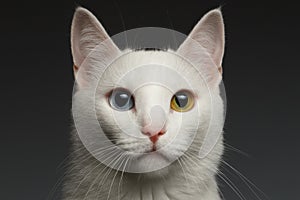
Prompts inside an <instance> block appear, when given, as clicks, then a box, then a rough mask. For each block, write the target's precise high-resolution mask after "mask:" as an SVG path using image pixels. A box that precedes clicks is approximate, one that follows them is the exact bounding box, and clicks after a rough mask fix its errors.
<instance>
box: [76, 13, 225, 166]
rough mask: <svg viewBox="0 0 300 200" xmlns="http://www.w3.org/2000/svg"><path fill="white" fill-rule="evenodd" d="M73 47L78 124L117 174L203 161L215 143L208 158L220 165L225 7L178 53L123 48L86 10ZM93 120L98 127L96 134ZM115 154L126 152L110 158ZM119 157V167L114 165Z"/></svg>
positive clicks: (201, 24) (204, 21) (202, 22)
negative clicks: (124, 170)
mask: <svg viewBox="0 0 300 200" xmlns="http://www.w3.org/2000/svg"><path fill="white" fill-rule="evenodd" d="M71 46H72V54H73V61H74V68H73V69H74V74H75V79H76V88H75V90H74V92H75V93H74V97H73V99H74V102H75V103H74V102H73V103H74V105H75V106H74V105H73V108H74V109H73V114H74V110H75V114H74V121H75V125H76V128H77V132H78V133H79V136H80V138H81V139H82V141H83V143H84V144H85V146H86V148H87V149H88V150H89V151H90V152H91V153H92V154H93V155H94V156H95V157H96V158H98V159H99V160H100V161H101V162H104V163H105V164H107V165H109V166H110V167H113V168H117V169H120V168H121V167H122V166H121V165H122V164H120V163H123V164H124V163H125V162H126V161H128V160H129V161H130V162H128V163H131V164H128V165H127V166H125V164H124V168H125V167H126V168H127V171H129V172H149V171H153V170H158V169H161V168H164V167H166V166H169V165H170V164H172V163H174V162H176V161H177V160H178V159H179V158H180V157H184V156H187V155H194V156H196V155H198V153H199V151H200V150H201V147H203V146H204V144H205V141H206V140H207V141H212V140H213V141H214V142H211V143H210V146H209V147H207V148H206V154H205V156H206V157H205V158H203V160H204V162H208V160H210V162H211V164H212V165H215V164H216V163H217V161H218V159H219V157H220V155H221V154H222V141H221V140H222V139H221V138H222V137H219V136H220V135H221V132H222V126H223V121H224V108H223V107H224V105H223V101H222V98H221V97H220V91H219V84H220V83H221V79H222V67H221V65H222V58H223V54H224V25H223V19H222V15H221V12H220V10H219V9H215V10H212V11H210V12H209V13H207V14H206V15H205V16H204V17H203V18H202V19H201V20H200V21H199V23H198V24H197V25H196V26H195V27H194V29H193V30H192V32H191V33H190V34H189V35H188V37H187V38H186V39H185V40H184V42H183V43H182V44H181V45H180V46H179V48H178V49H176V50H171V49H164V50H143V49H141V50H137V49H125V50H120V49H119V48H118V47H117V45H116V44H115V43H114V42H113V40H112V39H111V38H110V36H109V35H108V34H107V33H106V31H105V30H104V28H103V27H102V25H101V24H100V23H99V21H98V20H97V19H96V17H95V16H94V15H92V14H91V13H90V12H89V11H88V10H86V9H84V8H78V9H77V10H76V12H75V15H74V18H73V23H72V30H71ZM79 99H80V100H79ZM87 110H89V111H91V113H90V116H91V118H88V117H86V116H89V114H86V113H88V112H87ZM93 116H94V117H93ZM91 121H93V122H95V123H97V124H98V126H95V128H91V127H92V125H90V123H91ZM76 122H77V123H76ZM98 129H99V130H98ZM100 130H101V131H100ZM216 133H217V134H216ZM91 147H92V148H91ZM208 148H210V149H209V150H207V149H208ZM108 152H110V153H111V152H112V153H114V152H118V153H116V155H114V156H113V158H111V159H109V156H108V155H109V154H108ZM118 156H119V157H118ZM116 157H117V158H119V164H115V165H112V163H114V162H113V161H114V158H116ZM205 159H207V160H206V161H205ZM107 160H109V161H110V162H108V161H107ZM121 161H122V162H121ZM123 161H124V162H123ZM208 166H209V164H208Z"/></svg>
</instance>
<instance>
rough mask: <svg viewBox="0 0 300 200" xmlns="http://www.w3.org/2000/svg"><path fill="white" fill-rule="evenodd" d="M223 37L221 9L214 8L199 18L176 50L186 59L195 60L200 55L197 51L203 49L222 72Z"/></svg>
mask: <svg viewBox="0 0 300 200" xmlns="http://www.w3.org/2000/svg"><path fill="white" fill-rule="evenodd" d="M224 37H225V36H224V23H223V17H222V13H221V10H220V9H214V10H211V11H210V12H208V13H207V14H206V15H204V16H203V17H202V18H201V20H200V21H199V22H198V24H197V25H196V26H195V27H194V28H193V30H192V31H191V33H190V34H189V36H188V37H187V39H186V40H185V41H184V42H183V43H182V44H181V46H180V47H179V48H178V50H177V52H178V53H179V54H181V55H183V56H184V57H186V58H187V59H189V60H191V61H193V62H195V61H196V62H197V59H198V60H199V59H201V58H199V57H201V55H199V54H200V53H199V51H202V50H204V51H205V52H206V53H207V54H208V55H209V57H210V58H211V60H212V61H213V62H214V64H215V66H216V67H217V68H218V71H219V72H220V74H222V59H223V55H224V46H225V39H224ZM199 47H200V48H199ZM200 49H202V50H200ZM197 52H198V53H197ZM199 62H201V61H199ZM209 67H212V66H206V68H209ZM206 70H207V69H206ZM220 74H219V75H220Z"/></svg>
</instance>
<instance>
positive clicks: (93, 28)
mask: <svg viewBox="0 0 300 200" xmlns="http://www.w3.org/2000/svg"><path fill="white" fill-rule="evenodd" d="M104 41H105V45H106V47H105V49H106V51H111V52H107V53H111V54H113V53H118V52H119V51H120V50H119V49H118V47H117V46H116V45H115V44H114V42H113V41H112V40H111V38H110V37H109V35H108V34H107V33H106V31H105V29H104V28H103V27H102V25H101V24H100V22H99V21H98V20H97V18H96V17H95V16H94V15H93V14H92V13H91V12H90V11H88V10H87V9H85V8H82V7H78V8H77V9H76V11H75V14H74V17H73V21H72V27H71V49H72V55H73V62H74V72H75V73H76V70H78V69H79V68H80V66H81V64H82V63H83V61H84V60H85V59H86V57H87V56H88V54H89V53H90V52H91V51H92V50H93V49H94V48H95V47H97V46H98V45H99V44H100V43H103V42H104Z"/></svg>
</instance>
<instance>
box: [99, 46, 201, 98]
mask: <svg viewBox="0 0 300 200" xmlns="http://www.w3.org/2000/svg"><path fill="white" fill-rule="evenodd" d="M202 82H203V81H202V78H201V75H200V73H199V72H198V71H197V69H196V68H195V67H194V66H193V65H192V64H190V63H189V62H188V61H186V60H185V59H184V58H183V57H181V56H180V55H178V54H176V52H173V51H172V50H168V51H144V50H141V51H129V52H124V54H123V55H121V56H120V57H119V58H117V59H116V60H115V61H114V62H112V64H111V65H109V66H108V68H107V70H106V71H105V73H104V75H103V77H102V78H101V81H100V83H99V84H100V85H102V86H104V85H109V88H118V87H123V88H127V89H129V90H130V91H134V90H137V89H138V88H141V87H144V86H145V85H160V86H162V87H165V88H166V89H168V90H170V91H172V92H176V91H178V90H180V89H190V90H193V89H197V87H198V86H200V85H203V84H202ZM109 88H107V89H109Z"/></svg>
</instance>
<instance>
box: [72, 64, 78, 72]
mask: <svg viewBox="0 0 300 200" xmlns="http://www.w3.org/2000/svg"><path fill="white" fill-rule="evenodd" d="M73 70H74V73H76V72H77V71H78V67H77V66H76V65H75V64H74V65H73Z"/></svg>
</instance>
